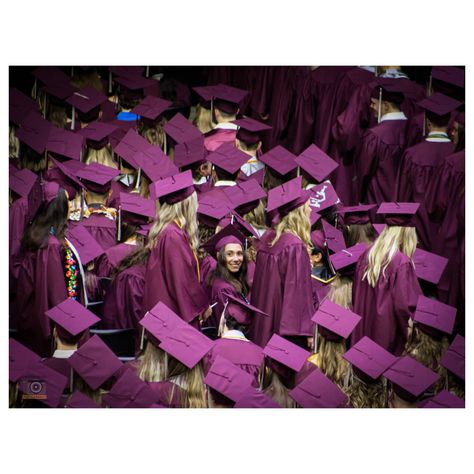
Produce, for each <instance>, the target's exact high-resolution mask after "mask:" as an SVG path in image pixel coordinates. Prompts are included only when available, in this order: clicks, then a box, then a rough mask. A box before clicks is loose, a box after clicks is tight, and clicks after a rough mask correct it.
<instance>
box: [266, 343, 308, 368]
mask: <svg viewBox="0 0 474 474" xmlns="http://www.w3.org/2000/svg"><path fill="white" fill-rule="evenodd" d="M263 353H264V354H265V355H266V356H268V357H271V358H272V359H274V360H276V361H277V362H280V363H281V364H283V365H285V366H286V367H289V368H290V369H292V370H294V371H295V372H299V371H300V370H301V369H302V367H303V365H304V363H305V362H306V359H308V357H309V356H310V353H309V352H308V351H306V350H304V349H302V348H301V347H300V346H297V345H296V344H293V343H292V342H290V341H288V340H287V339H284V338H283V337H281V336H279V335H278V334H273V336H272V337H271V339H270V340H269V341H268V342H267V345H266V346H265V348H264V349H263Z"/></svg>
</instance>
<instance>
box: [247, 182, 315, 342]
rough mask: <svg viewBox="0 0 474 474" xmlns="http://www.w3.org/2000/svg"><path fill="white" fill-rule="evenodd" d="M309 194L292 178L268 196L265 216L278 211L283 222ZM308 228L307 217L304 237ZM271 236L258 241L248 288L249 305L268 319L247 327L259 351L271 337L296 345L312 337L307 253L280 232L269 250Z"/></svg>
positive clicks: (288, 234)
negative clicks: (295, 341)
mask: <svg viewBox="0 0 474 474" xmlns="http://www.w3.org/2000/svg"><path fill="white" fill-rule="evenodd" d="M309 193H310V192H309V191H304V190H302V189H301V177H298V178H295V179H294V180H291V181H289V182H287V183H285V184H284V185H282V186H278V187H276V188H274V189H272V190H271V191H270V192H269V194H268V205H267V212H268V211H272V210H274V209H278V213H279V215H280V218H283V217H284V216H285V215H287V214H288V213H289V212H291V211H293V210H295V209H298V208H299V207H301V206H305V205H306V203H307V201H308V200H309ZM308 209H309V206H308ZM309 228H310V223H309V215H308V234H309ZM275 235H276V234H275V232H274V231H270V230H269V231H267V232H266V233H265V234H264V236H263V237H262V239H261V243H260V245H259V249H258V252H257V261H256V268H255V275H254V281H253V288H252V298H251V303H252V305H254V306H255V307H257V308H260V309H261V310H262V311H264V312H265V313H267V314H269V315H270V317H269V318H258V319H255V320H254V321H253V324H252V325H251V333H250V339H251V340H252V341H253V342H255V343H256V344H258V345H259V346H262V347H263V346H265V344H266V343H267V342H268V340H269V339H270V338H271V336H272V334H273V333H276V334H279V335H281V336H286V337H293V336H296V337H297V339H298V340H300V341H302V340H303V338H304V337H311V336H312V334H313V330H312V322H311V316H312V315H313V312H314V303H313V295H312V290H311V263H310V258H309V254H308V249H307V247H306V244H305V243H304V242H303V241H302V240H301V238H300V237H298V236H297V235H295V234H294V233H292V232H283V233H282V234H281V236H280V238H279V240H278V242H277V243H276V244H274V245H273V246H270V245H269V244H270V243H271V241H272V240H273V238H274V237H275ZM308 237H309V235H308Z"/></svg>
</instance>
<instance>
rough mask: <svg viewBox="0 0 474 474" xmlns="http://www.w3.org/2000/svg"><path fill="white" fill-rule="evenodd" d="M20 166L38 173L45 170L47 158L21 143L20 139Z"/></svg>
mask: <svg viewBox="0 0 474 474" xmlns="http://www.w3.org/2000/svg"><path fill="white" fill-rule="evenodd" d="M19 156H20V168H21V169H24V168H26V169H29V170H31V171H33V172H34V173H39V172H40V171H46V168H47V163H48V162H47V160H46V157H45V156H44V154H42V153H38V152H36V151H35V150H33V148H31V147H30V146H28V145H26V144H25V143H22V142H21V141H20V152H19Z"/></svg>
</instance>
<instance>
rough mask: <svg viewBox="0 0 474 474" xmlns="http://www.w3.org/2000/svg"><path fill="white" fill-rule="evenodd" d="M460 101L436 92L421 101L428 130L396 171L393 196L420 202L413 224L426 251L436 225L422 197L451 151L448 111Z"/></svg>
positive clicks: (431, 241)
mask: <svg viewBox="0 0 474 474" xmlns="http://www.w3.org/2000/svg"><path fill="white" fill-rule="evenodd" d="M459 105H460V102H458V101H456V100H454V99H451V98H450V97H447V96H443V95H442V94H439V93H436V94H433V95H432V96H430V97H428V98H427V99H425V100H423V101H421V102H420V106H421V107H423V108H424V109H425V110H426V118H427V120H428V131H429V133H428V135H427V137H426V139H425V140H424V141H423V142H421V143H419V144H418V145H415V146H413V147H410V148H407V149H406V150H405V153H404V154H403V156H402V159H401V164H400V168H399V171H398V176H397V182H396V191H395V194H394V198H395V199H396V200H397V201H402V202H409V201H414V202H420V204H421V205H420V209H419V211H418V212H417V215H416V216H415V219H414V225H415V227H416V230H417V235H418V238H419V240H420V246H421V248H423V249H426V250H428V251H431V250H432V249H433V244H434V240H433V239H434V238H435V237H434V236H436V235H437V233H438V231H439V225H438V224H436V223H435V222H434V221H433V220H432V219H430V217H429V215H428V211H427V207H426V204H425V199H426V195H427V192H428V191H429V189H430V188H431V186H432V183H431V181H432V179H433V177H434V175H435V172H436V170H437V168H438V166H440V165H441V163H442V161H443V159H444V158H445V157H446V156H448V155H450V154H451V153H452V152H453V144H452V142H451V140H450V139H449V137H448V135H447V133H446V132H447V126H448V121H449V116H450V113H451V112H452V111H453V110H455V109H456V108H457V107H458V106H459ZM437 192H440V193H442V192H444V191H443V190H441V189H440V190H438V191H437Z"/></svg>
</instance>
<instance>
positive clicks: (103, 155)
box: [84, 145, 118, 169]
mask: <svg viewBox="0 0 474 474" xmlns="http://www.w3.org/2000/svg"><path fill="white" fill-rule="evenodd" d="M84 163H85V164H86V165H88V164H90V163H99V165H104V166H110V167H111V168H115V169H118V165H117V162H116V161H115V160H114V159H113V157H112V153H111V151H110V148H109V145H107V146H104V147H103V148H100V149H99V150H96V149H95V148H88V149H87V151H86V153H85V156H84Z"/></svg>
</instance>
